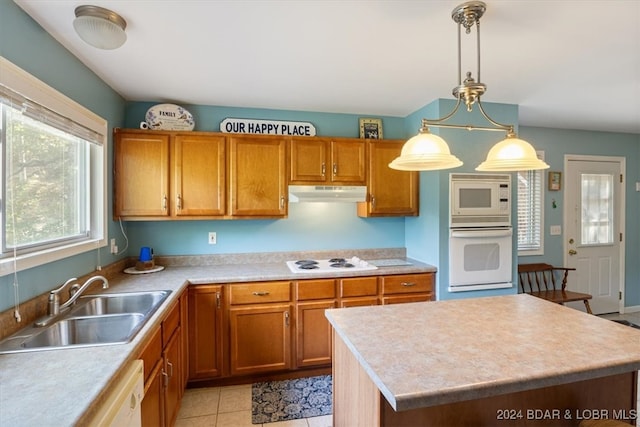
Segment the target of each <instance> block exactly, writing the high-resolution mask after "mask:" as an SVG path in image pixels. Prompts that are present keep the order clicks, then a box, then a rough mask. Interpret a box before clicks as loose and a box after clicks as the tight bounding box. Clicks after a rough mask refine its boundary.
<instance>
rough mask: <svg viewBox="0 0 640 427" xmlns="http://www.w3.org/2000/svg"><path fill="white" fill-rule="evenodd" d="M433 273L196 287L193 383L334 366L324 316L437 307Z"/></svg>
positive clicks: (192, 299) (191, 309) (191, 314)
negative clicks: (358, 309) (371, 308)
mask: <svg viewBox="0 0 640 427" xmlns="http://www.w3.org/2000/svg"><path fill="white" fill-rule="evenodd" d="M434 276H435V274H434V273H420V274H406V275H390V276H366V277H345V278H340V279H316V280H298V281H294V282H289V281H272V282H250V283H230V284H216V285H191V286H190V287H189V304H188V318H189V325H188V328H183V329H184V330H187V329H188V334H189V346H188V348H189V355H188V359H189V376H188V378H189V381H192V382H196V381H204V380H220V381H227V382H228V379H229V378H230V377H247V376H260V375H265V374H271V373H283V372H287V371H294V370H298V369H313V368H319V369H324V368H325V367H328V366H330V365H331V354H332V342H331V326H330V324H329V321H328V320H327V318H326V317H325V311H326V310H328V309H333V308H338V307H355V306H365V305H378V304H394V303H406V302H415V301H430V300H433V297H434V295H435V293H434Z"/></svg>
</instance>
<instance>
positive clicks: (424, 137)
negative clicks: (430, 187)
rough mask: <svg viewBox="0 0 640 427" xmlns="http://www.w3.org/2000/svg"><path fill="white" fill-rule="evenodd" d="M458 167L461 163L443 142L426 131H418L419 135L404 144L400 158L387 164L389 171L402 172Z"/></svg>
mask: <svg viewBox="0 0 640 427" xmlns="http://www.w3.org/2000/svg"><path fill="white" fill-rule="evenodd" d="M458 166H462V161H460V159H458V158H457V157H456V156H454V155H452V154H451V152H450V151H449V146H448V145H447V143H446V142H445V140H444V139H442V138H440V137H439V136H438V135H434V134H432V133H430V132H429V130H428V129H420V133H418V134H417V135H416V136H414V137H412V138H411V139H409V140H408V141H407V142H405V144H404V145H403V146H402V151H401V153H400V157H397V158H395V159H394V160H393V161H392V162H391V163H389V167H390V168H391V169H397V170H402V171H430V170H440V169H451V168H456V167H458Z"/></svg>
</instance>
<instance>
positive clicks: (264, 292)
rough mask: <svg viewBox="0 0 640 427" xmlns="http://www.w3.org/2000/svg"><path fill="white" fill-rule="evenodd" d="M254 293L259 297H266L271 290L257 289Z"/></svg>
mask: <svg viewBox="0 0 640 427" xmlns="http://www.w3.org/2000/svg"><path fill="white" fill-rule="evenodd" d="M253 294H254V295H255V296H257V297H264V296H267V295H269V291H256V292H254V293H253Z"/></svg>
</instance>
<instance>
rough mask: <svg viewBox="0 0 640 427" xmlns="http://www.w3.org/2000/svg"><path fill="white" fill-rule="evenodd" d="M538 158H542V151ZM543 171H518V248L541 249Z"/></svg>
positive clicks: (521, 249) (520, 249) (523, 249)
mask: <svg viewBox="0 0 640 427" xmlns="http://www.w3.org/2000/svg"><path fill="white" fill-rule="evenodd" d="M537 154H538V158H540V159H542V160H544V153H542V152H539V153H537ZM543 177H544V175H543V171H541V170H534V171H523V172H518V250H519V251H542V250H543V235H542V230H543V217H542V211H543V196H544V194H543V190H542V189H543Z"/></svg>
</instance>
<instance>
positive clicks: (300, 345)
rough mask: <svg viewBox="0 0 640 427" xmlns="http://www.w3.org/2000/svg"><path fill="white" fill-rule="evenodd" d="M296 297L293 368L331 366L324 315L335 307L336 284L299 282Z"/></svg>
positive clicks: (328, 335) (314, 281)
mask: <svg viewBox="0 0 640 427" xmlns="http://www.w3.org/2000/svg"><path fill="white" fill-rule="evenodd" d="M295 294H296V328H295V331H296V367H298V368H305V367H311V366H323V365H326V366H328V365H330V364H331V324H330V323H329V320H328V319H327V318H326V317H325V315H324V312H325V310H327V309H330V308H336V307H337V300H336V280H334V279H320V280H300V281H297V282H295Z"/></svg>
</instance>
